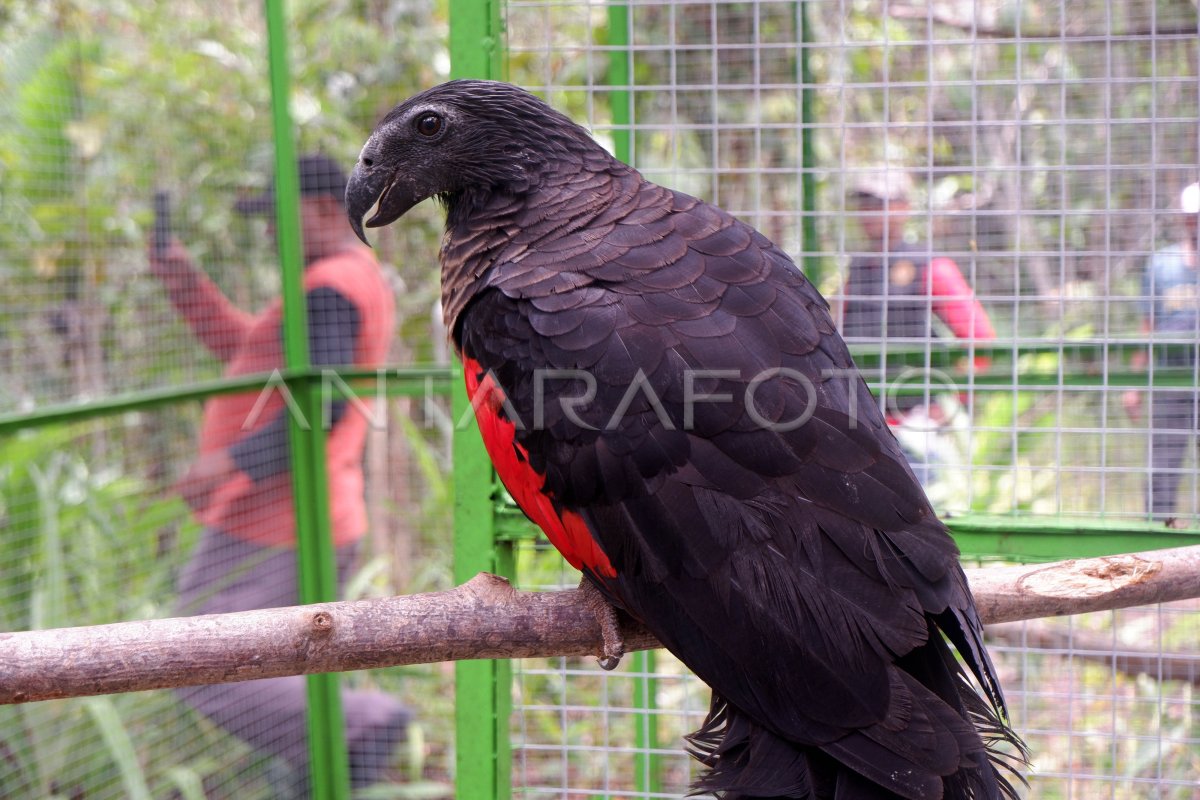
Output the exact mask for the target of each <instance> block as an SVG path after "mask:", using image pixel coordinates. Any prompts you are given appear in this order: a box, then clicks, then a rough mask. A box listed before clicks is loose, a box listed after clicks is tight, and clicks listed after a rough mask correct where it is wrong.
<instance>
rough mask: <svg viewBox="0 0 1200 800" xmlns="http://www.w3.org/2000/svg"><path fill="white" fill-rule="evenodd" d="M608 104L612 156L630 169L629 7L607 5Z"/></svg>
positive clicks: (631, 112) (631, 120)
mask: <svg viewBox="0 0 1200 800" xmlns="http://www.w3.org/2000/svg"><path fill="white" fill-rule="evenodd" d="M608 46H609V48H610V49H609V51H608V86H609V91H608V105H609V113H610V114H611V115H612V125H613V127H612V138H613V155H614V156H616V157H617V158H619V159H620V160H621V161H624V162H625V163H626V164H629V165H630V166H633V129H632V127H631V125H632V124H633V106H632V103H633V87H632V84H631V83H630V70H629V6H628V5H626V4H624V3H610V4H609V6H608Z"/></svg>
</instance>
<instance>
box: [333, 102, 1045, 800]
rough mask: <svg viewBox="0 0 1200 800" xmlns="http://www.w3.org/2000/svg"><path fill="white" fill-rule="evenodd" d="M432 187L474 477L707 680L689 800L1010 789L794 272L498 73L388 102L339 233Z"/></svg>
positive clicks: (893, 452)
mask: <svg viewBox="0 0 1200 800" xmlns="http://www.w3.org/2000/svg"><path fill="white" fill-rule="evenodd" d="M431 196H432V197H437V198H438V199H440V200H441V202H442V203H443V204H444V205H445V207H446V209H447V220H446V233H445V237H444V240H443V243H442V250H441V265H442V303H443V307H444V310H445V319H446V322H447V324H448V326H449V329H450V331H451V335H452V338H453V341H454V344H455V346H456V348H457V350H458V352H459V354H460V355H461V357H462V360H463V363H464V365H465V369H466V382H467V386H468V390H469V391H470V393H471V396H472V398H473V402H474V404H475V406H476V417H477V419H478V421H479V425H480V429H481V431H482V433H483V437H484V442H485V444H486V446H487V449H488V452H489V454H490V456H491V458H492V460H493V462H494V464H495V466H496V470H497V472H498V474H499V476H500V478H501V480H502V481H503V482H504V484H505V486H506V487H507V488H508V489H509V491H510V493H511V494H512V496H513V498H514V499H515V500H516V501H517V503H518V504H519V505H520V506H521V507H522V509H523V510H524V511H525V513H526V514H528V515H529V517H530V518H531V519H532V520H533V521H534V522H536V523H537V524H538V525H539V526H540V527H541V528H542V529H543V530H544V531H545V533H546V534H547V536H548V537H549V538H550V540H551V542H553V544H554V545H555V546H556V547H557V548H558V549H559V550H560V551H561V552H562V554H563V555H564V556H565V557H566V558H567V560H568V561H570V562H571V563H572V564H573V565H575V566H576V567H577V568H579V569H580V570H582V571H583V574H584V576H585V581H584V582H585V584H589V585H591V586H594V587H595V589H598V590H599V594H600V595H602V596H603V598H605V599H606V600H607V601H608V603H611V605H612V606H615V607H616V608H618V609H620V610H621V611H624V612H626V613H628V614H629V615H630V616H632V617H634V618H636V619H637V620H640V621H641V622H642V623H643V624H644V625H645V626H646V627H647V628H648V629H649V630H651V631H652V632H653V633H654V634H655V635H656V636H657V637H658V638H659V640H660V641H661V642H662V643H663V644H664V645H665V646H666V648H667V649H668V650H670V651H671V652H672V653H674V654H675V655H676V656H677V657H679V658H680V659H681V660H682V661H683V662H684V663H685V664H686V665H687V666H688V667H689V668H690V669H692V670H693V671H694V672H695V673H696V675H698V676H699V677H700V678H701V679H702V680H703V681H704V682H705V683H707V684H708V685H709V686H710V687H712V690H713V695H712V706H711V710H710V712H709V715H708V718H707V719H706V720H705V722H704V724H703V726H702V727H701V729H700V730H699V731H697V732H696V733H694V734H692V735H691V736H689V737H688V739H689V743H690V749H691V751H692V753H693V754H694V755H695V756H696V758H698V759H699V760H700V761H701V762H702V763H703V764H705V765H706V766H707V767H708V770H707V771H706V772H705V773H704V774H703V776H702V777H701V778H700V779H699V780H698V781H697V782H696V783H695V785H694V787H693V788H694V789H695V790H696V791H701V792H705V791H707V792H715V793H717V794H718V795H719V796H721V797H723V798H727V799H732V798H743V797H756V798H767V797H779V798H837V800H852V799H853V798H909V799H910V800H918V799H919V800H931V799H932V798H1002V797H1008V798H1013V797H1016V792H1015V790H1014V788H1013V785H1012V783H1011V782H1010V780H1009V776H1010V774H1015V773H1014V772H1012V767H1013V766H1015V765H1017V764H1019V763H1020V762H1021V761H1022V759H1023V758H1024V748H1023V745H1022V743H1021V741H1020V740H1019V739H1018V737H1017V736H1016V734H1014V733H1013V731H1012V730H1011V729H1010V728H1009V727H1008V725H1007V722H1006V719H1007V716H1006V715H1007V711H1006V708H1005V705H1004V699H1003V695H1002V693H1001V689H1000V685H999V683H998V681H997V679H996V676H995V670H994V668H993V666H992V663H991V661H990V659H989V658H988V654H987V652H986V651H985V649H984V645H983V637H982V629H981V626H980V622H979V618H978V615H977V613H976V610H975V607H974V603H973V601H972V598H971V594H970V592H969V590H968V588H967V584H966V579H965V577H964V575H963V572H962V569H961V567H960V565H959V562H958V551H957V549H956V547H955V545H954V543H953V541H952V540H951V538H950V536H949V535H948V534H947V532H946V529H945V527H944V526H943V525H942V523H941V522H939V521H938V519H937V517H936V516H935V514H934V512H933V510H932V508H931V507H930V505H929V502H928V500H927V499H926V497H925V494H924V492H923V491H922V489H921V487H920V485H919V484H918V482H917V481H916V479H915V478H914V476H913V473H912V471H911V470H910V468H909V467H908V464H907V462H906V460H905V458H904V456H903V455H902V454H901V451H900V448H899V446H898V445H897V443H896V440H895V438H894V437H893V436H892V434H891V433H890V432H889V430H888V427H887V425H886V424H885V422H884V419H883V417H882V415H881V414H880V412H879V410H878V407H877V405H876V403H875V401H874V399H873V398H872V396H871V394H870V393H869V391H868V389H867V387H866V384H865V383H864V382H863V380H862V379H861V377H860V376H859V375H858V373H857V370H855V368H854V363H853V361H852V360H851V358H850V354H849V353H848V351H847V349H846V345H845V344H844V342H843V341H842V339H841V337H839V336H838V334H837V332H836V330H835V329H834V324H833V321H832V320H831V318H830V315H829V311H828V305H827V304H826V302H825V300H824V299H823V298H822V297H821V296H820V294H819V293H818V292H817V291H816V289H814V288H813V286H812V284H810V283H809V282H808V281H807V280H806V279H805V277H804V276H803V275H802V274H801V272H800V271H799V270H798V269H797V268H796V266H795V265H794V264H793V263H792V261H791V259H789V258H788V256H787V255H786V254H784V252H783V251H782V250H780V249H779V248H778V247H776V246H775V245H774V244H772V243H771V242H770V241H768V240H767V239H766V238H765V237H764V236H763V235H762V234H760V233H758V232H757V231H755V230H754V229H753V228H751V227H750V226H748V225H746V224H744V223H742V222H740V221H738V220H737V219H735V218H733V217H732V216H730V215H729V214H727V213H725V212H724V211H722V210H721V209H719V208H716V207H714V206H711V205H709V204H707V203H705V202H703V201H701V200H697V199H696V198H694V197H689V196H688V195H685V194H681V193H680V192H675V191H672V190H670V189H665V188H663V187H661V186H657V185H655V184H653V183H650V182H648V181H646V180H645V179H644V178H643V177H642V176H641V175H640V174H639V173H638V172H637V171H636V170H634V169H632V168H631V167H629V166H626V165H625V164H623V163H621V162H619V161H617V160H616V159H615V158H613V157H612V156H611V155H609V154H608V153H607V152H606V151H605V150H604V149H603V148H601V147H600V146H599V145H597V144H596V143H595V142H594V141H593V140H592V139H591V137H590V136H589V135H588V133H587V132H586V131H585V130H583V129H582V128H580V127H579V126H578V125H576V124H574V123H573V122H571V120H569V119H568V118H566V117H565V116H563V115H562V114H560V113H558V112H556V111H554V110H553V109H551V108H550V107H549V106H547V105H546V104H545V103H543V102H542V101H540V100H539V99H537V98H536V97H534V96H533V95H531V94H529V93H527V92H525V91H523V90H521V89H518V88H516V87H514V86H511V85H508V84H504V83H495V82H484V81H452V82H449V83H446V84H443V85H441V86H437V87H435V88H433V89H430V90H428V91H426V92H423V93H421V94H419V95H416V96H415V97H413V98H411V99H409V100H407V101H405V102H404V103H401V104H400V105H399V106H397V107H396V108H395V109H393V110H392V111H391V112H390V113H389V114H388V115H387V116H386V117H385V118H384V119H383V121H382V122H381V123H380V124H379V126H378V127H377V128H376V129H375V131H374V133H373V134H372V135H371V137H370V139H369V140H368V141H367V143H366V145H365V146H364V147H363V149H362V153H361V154H360V156H359V161H358V165H357V167H356V168H355V170H354V173H353V175H352V176H351V179H350V184H349V186H348V188H347V191H346V199H347V208H348V210H349V213H350V217H351V223H352V224H353V226H354V227H355V229H356V230H357V232H358V233H359V235H360V236H363V230H362V225H363V217H364V215H365V214H366V213H367V212H368V211H369V210H370V209H371V208H372V207H373V206H375V205H376V203H378V209H377V211H376V213H375V214H374V216H372V217H371V219H369V220H367V222H366V225H367V226H369V227H376V226H381V225H386V224H388V223H390V222H392V221H394V220H395V219H397V218H399V217H400V216H401V215H402V214H404V212H406V211H407V210H408V209H409V208H411V207H412V206H413V205H414V204H416V203H417V202H419V201H421V200H424V199H425V198H428V197H431ZM364 241H365V237H364ZM947 639H948V640H949V643H952V644H953V646H954V647H955V648H957V650H958V653H959V655H960V656H961V657H962V662H961V663H960V662H959V661H958V660H957V659H956V658H955V656H954V653H953V651H952V650H951V647H950V644H949V643H948V642H947ZM607 649H608V653H609V655H610V656H614V655H615V656H618V657H619V653H620V643H619V642H616V641H613V642H610V644H609V646H608V648H607ZM963 664H965V668H964V667H963ZM968 670H969V672H970V675H973V676H974V683H973V682H972V679H971V677H970V676H969V675H968ZM976 685H977V686H978V691H977V689H976V688H975V687H976Z"/></svg>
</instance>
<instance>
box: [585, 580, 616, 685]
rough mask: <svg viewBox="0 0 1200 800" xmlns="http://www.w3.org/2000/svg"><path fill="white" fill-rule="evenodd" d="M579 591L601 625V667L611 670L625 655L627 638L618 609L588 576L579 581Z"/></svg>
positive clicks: (599, 659)
mask: <svg viewBox="0 0 1200 800" xmlns="http://www.w3.org/2000/svg"><path fill="white" fill-rule="evenodd" d="M579 591H580V592H581V593H582V594H583V601H584V604H585V605H586V606H587V607H588V610H589V611H591V612H592V616H594V617H595V618H596V622H597V624H599V625H600V635H601V636H602V637H603V639H604V645H603V647H602V648H601V654H600V656H599V657H598V658H597V661H598V662H599V664H600V669H603V670H607V671H610V672H611V671H612V670H614V669H616V668H617V665H619V664H620V663H621V657H622V656H624V655H625V640H624V639H623V638H621V622H620V620H618V619H617V610H616V609H615V608H613V606H612V604H611V603H609V602H608V599H607V598H605V597H604V595H602V594H600V590H599V589H597V588H596V587H595V586H594V585H593V584H592V582H591V581H589V580H588V579H587V578H584V579H583V580H581V581H580V582H579Z"/></svg>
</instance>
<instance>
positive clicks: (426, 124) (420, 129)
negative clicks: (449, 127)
mask: <svg viewBox="0 0 1200 800" xmlns="http://www.w3.org/2000/svg"><path fill="white" fill-rule="evenodd" d="M441 129H442V118H441V117H439V116H438V115H437V114H423V115H422V116H420V117H418V118H417V133H419V134H421V135H422V136H436V135H437V133H438V131H440V130H441Z"/></svg>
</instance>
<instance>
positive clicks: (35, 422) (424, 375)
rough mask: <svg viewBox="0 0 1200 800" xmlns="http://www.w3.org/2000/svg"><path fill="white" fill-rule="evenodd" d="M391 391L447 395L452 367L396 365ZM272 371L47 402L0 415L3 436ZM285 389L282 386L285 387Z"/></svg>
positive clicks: (306, 377) (350, 374)
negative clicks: (79, 400) (97, 397)
mask: <svg viewBox="0 0 1200 800" xmlns="http://www.w3.org/2000/svg"><path fill="white" fill-rule="evenodd" d="M327 369H328V368H321V369H315V368H310V369H304V370H290V369H288V370H281V371H280V373H279V376H278V381H277V383H279V385H280V386H286V387H287V390H288V391H289V392H290V391H292V387H294V386H296V385H298V384H299V383H300V382H301V381H313V382H316V383H318V384H319V383H320V382H321V381H322V380H324V379H326V377H327V375H328V372H327ZM334 372H335V373H336V374H337V375H338V376H339V377H340V378H341V379H342V380H344V381H346V382H347V383H349V384H351V385H352V386H355V387H357V386H358V385H359V384H360V383H362V382H365V381H369V380H372V381H373V380H376V379H377V377H378V371H376V370H363V369H339V370H334ZM385 372H386V381H387V395H388V396H389V397H420V396H422V395H427V394H448V393H449V391H450V380H451V379H452V378H453V377H454V374H453V373H452V372H451V370H450V369H449V368H448V367H395V368H389V369H386V370H385ZM271 380H272V376H271V375H266V374H261V373H260V374H258V375H243V376H239V377H236V378H221V379H219V380H211V381H200V382H198V383H192V384H189V385H187V386H169V387H164V388H159V389H146V390H144V391H140V392H129V393H127V394H121V395H116V396H114V397H109V398H106V399H103V400H95V401H89V402H88V403H87V405H83V404H81V403H59V404H55V405H49V406H42V407H39V408H37V409H35V410H33V411H20V412H14V413H7V414H0V436H6V435H11V434H13V433H16V432H17V431H19V430H22V429H24V428H37V427H42V426H46V425H54V424H60V423H71V422H80V421H82V420H86V419H91V418H92V417H112V416H116V415H118V414H124V413H129V412H133V411H143V410H146V409H153V408H158V407H159V406H169V405H177V404H179V403H185V402H191V401H201V400H207V399H208V398H210V397H213V396H215V395H219V394H231V393H233V392H244V391H253V390H255V389H258V390H261V389H263V388H265V387H267V386H268V385H269V382H270V381H271ZM281 390H282V389H281Z"/></svg>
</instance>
